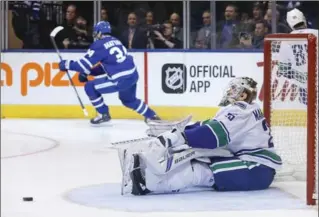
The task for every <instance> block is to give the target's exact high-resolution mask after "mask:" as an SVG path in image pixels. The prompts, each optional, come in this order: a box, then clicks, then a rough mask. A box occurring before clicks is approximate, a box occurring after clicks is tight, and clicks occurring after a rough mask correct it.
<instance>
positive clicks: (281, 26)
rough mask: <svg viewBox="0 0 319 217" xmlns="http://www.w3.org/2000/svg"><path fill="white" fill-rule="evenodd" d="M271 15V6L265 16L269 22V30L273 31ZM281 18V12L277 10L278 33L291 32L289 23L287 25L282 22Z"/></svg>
mask: <svg viewBox="0 0 319 217" xmlns="http://www.w3.org/2000/svg"><path fill="white" fill-rule="evenodd" d="M271 17H272V11H271V8H269V9H268V10H267V11H266V14H265V16H264V20H265V21H266V23H267V24H268V29H269V32H272V31H271ZM279 18H280V13H279V11H278V10H277V11H276V21H277V22H276V23H277V33H290V32H291V30H290V28H289V27H288V26H287V25H285V24H284V23H282V22H280V21H279Z"/></svg>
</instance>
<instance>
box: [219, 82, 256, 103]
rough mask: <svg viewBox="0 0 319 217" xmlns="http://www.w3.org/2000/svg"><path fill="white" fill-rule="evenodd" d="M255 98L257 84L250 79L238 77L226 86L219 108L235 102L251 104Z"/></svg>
mask: <svg viewBox="0 0 319 217" xmlns="http://www.w3.org/2000/svg"><path fill="white" fill-rule="evenodd" d="M256 96H257V82H256V81H254V79H252V78H248V77H239V78H235V79H233V80H231V81H230V82H229V84H228V85H227V87H226V89H225V91H224V95H223V98H222V100H221V101H220V103H219V106H227V105H229V104H233V103H234V102H236V101H245V102H247V103H252V101H254V100H255V99H256Z"/></svg>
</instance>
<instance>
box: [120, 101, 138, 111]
mask: <svg viewBox="0 0 319 217" xmlns="http://www.w3.org/2000/svg"><path fill="white" fill-rule="evenodd" d="M120 100H121V102H122V104H123V105H124V106H126V107H128V108H131V109H133V110H135V109H137V108H138V106H139V105H140V103H141V101H140V100H138V99H134V100H131V101H128V100H123V99H121V98H120Z"/></svg>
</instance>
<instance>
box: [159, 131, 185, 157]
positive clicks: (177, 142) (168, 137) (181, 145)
mask: <svg viewBox="0 0 319 217" xmlns="http://www.w3.org/2000/svg"><path fill="white" fill-rule="evenodd" d="M157 142H158V143H160V144H161V145H163V146H164V147H165V148H166V149H167V150H169V151H172V152H177V151H182V150H185V149H188V148H190V147H189V146H188V145H187V140H186V137H185V135H184V133H183V132H182V131H180V130H179V129H176V128H175V129H173V130H172V131H168V132H165V133H162V134H161V135H160V136H158V137H157Z"/></svg>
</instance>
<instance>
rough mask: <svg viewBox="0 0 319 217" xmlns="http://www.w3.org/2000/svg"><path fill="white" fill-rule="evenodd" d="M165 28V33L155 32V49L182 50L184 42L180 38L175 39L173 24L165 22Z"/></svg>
mask: <svg viewBox="0 0 319 217" xmlns="http://www.w3.org/2000/svg"><path fill="white" fill-rule="evenodd" d="M163 27H164V29H163V32H160V31H158V30H154V31H153V33H154V34H155V41H154V46H155V48H182V47H183V45H182V42H181V41H180V40H179V39H178V38H175V37H173V24H172V23H171V22H170V21H165V22H164V23H163Z"/></svg>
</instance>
